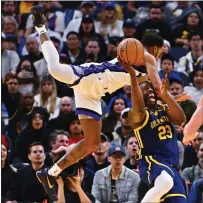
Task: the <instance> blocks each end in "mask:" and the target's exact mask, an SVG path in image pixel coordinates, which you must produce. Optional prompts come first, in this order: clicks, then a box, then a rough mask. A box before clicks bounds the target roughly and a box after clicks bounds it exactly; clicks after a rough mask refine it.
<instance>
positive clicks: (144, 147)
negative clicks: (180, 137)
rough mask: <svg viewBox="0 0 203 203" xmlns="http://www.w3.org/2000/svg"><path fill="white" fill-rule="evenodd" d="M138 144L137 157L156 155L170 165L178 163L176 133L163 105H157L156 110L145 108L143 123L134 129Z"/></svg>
mask: <svg viewBox="0 0 203 203" xmlns="http://www.w3.org/2000/svg"><path fill="white" fill-rule="evenodd" d="M134 132H135V135H136V137H137V140H138V144H139V148H140V150H139V154H138V155H139V158H140V159H142V158H143V159H144V157H145V156H153V157H154V156H156V157H159V158H161V159H164V160H165V162H167V163H168V164H172V165H178V162H179V152H178V144H177V135H176V131H175V128H174V126H173V124H172V123H171V122H170V120H169V118H168V117H167V114H166V109H165V107H164V106H160V105H158V106H157V108H156V110H154V111H151V110H149V109H147V108H146V118H145V121H144V123H143V124H142V125H141V126H139V127H138V128H136V129H134Z"/></svg>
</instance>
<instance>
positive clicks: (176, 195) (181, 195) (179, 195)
mask: <svg viewBox="0 0 203 203" xmlns="http://www.w3.org/2000/svg"><path fill="white" fill-rule="evenodd" d="M168 197H184V198H185V199H187V198H186V196H185V195H183V194H168V195H166V196H165V197H164V198H163V199H160V201H159V202H163V201H164V200H165V199H166V198H168Z"/></svg>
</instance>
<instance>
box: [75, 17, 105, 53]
mask: <svg viewBox="0 0 203 203" xmlns="http://www.w3.org/2000/svg"><path fill="white" fill-rule="evenodd" d="M78 34H79V39H80V43H81V47H82V48H85V46H86V45H87V43H88V42H89V40H91V39H92V38H95V39H97V41H98V42H99V44H100V48H101V52H102V54H103V55H105V54H106V44H105V42H104V38H103V37H102V36H101V35H100V34H98V33H96V32H95V25H94V20H93V17H92V16H90V15H84V16H83V18H82V21H81V25H80V28H79V30H78Z"/></svg>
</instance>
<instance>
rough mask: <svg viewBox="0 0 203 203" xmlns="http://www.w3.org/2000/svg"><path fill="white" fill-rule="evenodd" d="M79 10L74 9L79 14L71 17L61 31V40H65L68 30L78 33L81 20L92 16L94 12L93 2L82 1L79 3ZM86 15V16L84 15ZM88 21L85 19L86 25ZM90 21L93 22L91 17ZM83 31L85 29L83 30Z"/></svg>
mask: <svg viewBox="0 0 203 203" xmlns="http://www.w3.org/2000/svg"><path fill="white" fill-rule="evenodd" d="M80 11H81V12H78V11H77V10H76V11H75V13H76V12H78V13H79V15H78V16H77V15H74V16H73V19H72V20H71V21H70V22H69V23H68V24H67V27H66V28H65V30H64V32H63V41H66V36H67V34H68V33H69V32H71V31H74V32H77V33H79V30H80V28H81V25H82V21H83V20H84V19H85V18H87V16H88V17H90V16H93V12H94V3H93V2H92V1H82V2H81V5H80ZM85 16H86V17H85ZM88 23H90V21H86V25H87V24H88ZM91 23H94V21H93V19H92V18H91ZM84 31H85V30H84ZM91 37H92V36H91Z"/></svg>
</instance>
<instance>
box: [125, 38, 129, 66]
mask: <svg viewBox="0 0 203 203" xmlns="http://www.w3.org/2000/svg"><path fill="white" fill-rule="evenodd" d="M125 48H126V52H125V55H126V59H127V61H126V63H129V60H128V40H127V41H126V46H125Z"/></svg>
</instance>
